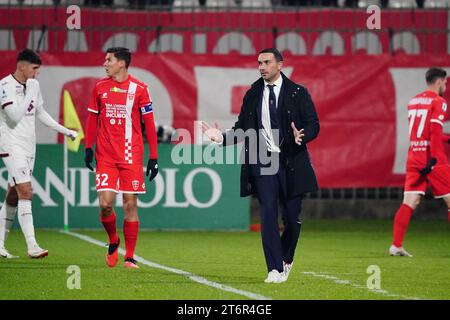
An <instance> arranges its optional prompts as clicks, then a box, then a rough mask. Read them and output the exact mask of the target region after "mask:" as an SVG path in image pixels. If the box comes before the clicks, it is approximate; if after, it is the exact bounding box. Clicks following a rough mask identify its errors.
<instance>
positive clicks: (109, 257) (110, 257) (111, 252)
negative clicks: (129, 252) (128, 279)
mask: <svg viewBox="0 0 450 320" xmlns="http://www.w3.org/2000/svg"><path fill="white" fill-rule="evenodd" d="M119 244H120V239H119V238H117V242H115V243H110V244H109V245H108V252H107V253H106V265H107V266H108V267H110V268H113V267H115V266H116V264H117V261H118V260H119Z"/></svg>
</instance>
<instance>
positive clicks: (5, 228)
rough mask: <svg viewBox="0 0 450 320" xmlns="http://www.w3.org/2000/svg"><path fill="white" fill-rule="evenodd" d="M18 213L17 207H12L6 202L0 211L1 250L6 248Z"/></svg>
mask: <svg viewBox="0 0 450 320" xmlns="http://www.w3.org/2000/svg"><path fill="white" fill-rule="evenodd" d="M16 213H17V207H11V206H10V205H8V204H7V203H6V201H5V202H4V203H3V205H2V209H1V210H0V248H2V247H5V241H6V239H7V238H8V234H9V230H11V227H12V225H13V223H14V218H15V217H16Z"/></svg>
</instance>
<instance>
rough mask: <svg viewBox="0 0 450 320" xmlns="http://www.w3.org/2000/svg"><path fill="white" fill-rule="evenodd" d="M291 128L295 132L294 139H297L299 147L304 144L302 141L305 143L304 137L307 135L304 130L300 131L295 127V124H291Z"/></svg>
mask: <svg viewBox="0 0 450 320" xmlns="http://www.w3.org/2000/svg"><path fill="white" fill-rule="evenodd" d="M291 127H292V130H293V132H294V139H295V143H296V144H298V145H299V146H300V145H301V144H302V141H303V137H304V136H305V134H304V132H303V131H304V129H300V130H298V129H297V128H296V127H295V124H294V123H293V122H291Z"/></svg>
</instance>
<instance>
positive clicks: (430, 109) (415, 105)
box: [389, 68, 450, 257]
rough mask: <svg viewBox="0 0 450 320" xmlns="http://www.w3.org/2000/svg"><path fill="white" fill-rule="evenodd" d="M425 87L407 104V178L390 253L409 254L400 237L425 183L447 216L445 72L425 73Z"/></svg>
mask: <svg viewBox="0 0 450 320" xmlns="http://www.w3.org/2000/svg"><path fill="white" fill-rule="evenodd" d="M425 78H426V82H427V85H428V88H427V90H426V91H424V92H422V93H420V94H418V95H416V96H415V97H414V98H413V99H412V100H411V101H410V102H409V104H408V121H409V140H410V145H409V151H408V160H407V162H406V180H405V193H404V197H403V203H402V205H401V206H400V208H399V209H398V211H397V213H396V215H395V220H394V240H393V243H392V245H391V247H390V248H389V254H390V255H392V256H408V257H412V255H410V254H409V253H408V252H407V251H406V250H405V249H404V248H403V239H404V237H405V233H406V230H407V228H408V224H409V220H410V218H411V214H412V212H413V211H414V209H416V207H417V206H418V205H419V203H420V200H421V198H422V196H423V195H425V191H426V188H427V186H428V185H429V186H431V190H432V192H433V195H434V197H435V198H442V199H444V201H445V203H446V204H447V207H448V208H449V209H448V210H449V211H448V214H449V216H448V217H449V219H450V165H449V163H448V159H447V155H446V154H445V150H444V144H443V142H448V140H449V139H448V136H446V135H444V134H443V133H442V130H443V126H444V121H445V118H446V111H447V103H446V101H445V99H444V98H443V97H442V96H443V94H444V92H445V89H446V85H447V73H446V71H445V70H444V69H441V68H431V69H429V70H428V71H427V73H426V76H425Z"/></svg>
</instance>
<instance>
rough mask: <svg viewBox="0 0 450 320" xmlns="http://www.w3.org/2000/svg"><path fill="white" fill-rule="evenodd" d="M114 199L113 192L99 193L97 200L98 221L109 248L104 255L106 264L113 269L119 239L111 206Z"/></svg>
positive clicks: (114, 214) (117, 253) (117, 252)
mask: <svg viewBox="0 0 450 320" xmlns="http://www.w3.org/2000/svg"><path fill="white" fill-rule="evenodd" d="M115 199H116V193H115V192H113V191H100V192H99V193H98V200H99V205H100V221H101V222H102V224H103V227H104V228H105V231H106V232H107V233H108V238H109V246H108V252H107V253H106V264H107V266H108V267H111V268H112V267H115V266H116V264H117V261H118V256H119V244H120V239H119V236H118V235H117V228H116V220H117V219H116V213H115V212H114V208H113V204H114V200H115Z"/></svg>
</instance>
